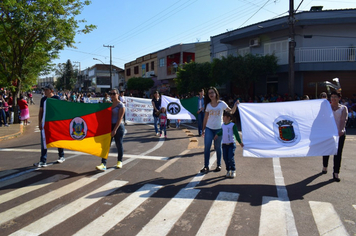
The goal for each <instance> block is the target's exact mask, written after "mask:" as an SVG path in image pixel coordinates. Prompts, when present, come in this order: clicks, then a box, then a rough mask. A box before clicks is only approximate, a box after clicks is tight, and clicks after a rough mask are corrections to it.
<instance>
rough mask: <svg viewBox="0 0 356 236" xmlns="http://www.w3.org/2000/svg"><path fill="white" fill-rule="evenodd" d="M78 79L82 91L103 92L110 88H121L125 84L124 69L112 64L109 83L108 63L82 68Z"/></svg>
mask: <svg viewBox="0 0 356 236" xmlns="http://www.w3.org/2000/svg"><path fill="white" fill-rule="evenodd" d="M78 80H80V81H81V82H80V83H79V84H80V87H81V90H82V91H93V92H96V93H105V92H107V91H109V90H110V85H111V83H112V88H117V89H119V90H122V89H123V87H124V85H125V76H124V70H123V69H121V68H119V67H117V66H114V65H112V82H111V83H110V65H108V64H95V65H94V66H92V67H90V68H87V69H85V70H82V71H81V73H80V75H79V78H78Z"/></svg>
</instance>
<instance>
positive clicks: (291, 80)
mask: <svg viewBox="0 0 356 236" xmlns="http://www.w3.org/2000/svg"><path fill="white" fill-rule="evenodd" d="M288 24H289V39H288V41H289V53H288V56H289V57H288V64H289V69H288V90H289V95H290V96H292V98H293V96H294V55H295V40H294V34H295V33H294V0H289V17H288Z"/></svg>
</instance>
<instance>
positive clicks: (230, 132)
mask: <svg viewBox="0 0 356 236" xmlns="http://www.w3.org/2000/svg"><path fill="white" fill-rule="evenodd" d="M206 92H207V93H208V94H207V96H205V90H204V89H201V90H200V91H199V94H198V95H194V94H192V93H189V94H187V95H184V96H177V95H172V94H169V96H172V97H176V98H181V99H182V98H190V97H192V96H197V97H198V104H197V111H196V113H197V117H198V119H197V123H198V136H203V137H204V166H203V168H202V169H201V170H200V172H201V173H203V174H206V173H208V172H209V160H210V148H211V145H212V143H214V149H215V151H216V157H217V166H216V168H215V170H214V171H216V172H218V171H221V166H222V165H221V156H222V155H223V157H224V158H223V159H224V161H225V164H226V171H227V173H226V177H228V178H229V177H230V178H234V177H235V176H236V173H235V169H236V168H235V161H234V152H235V149H236V141H237V142H238V143H239V144H240V145H241V147H243V143H242V141H241V139H240V137H239V134H238V132H237V126H236V125H235V124H234V123H233V122H232V120H233V114H234V113H235V112H236V110H237V107H238V104H239V103H242V102H249V103H266V102H283V101H296V100H308V99H310V98H309V96H308V95H304V96H302V97H299V96H298V95H297V94H295V95H294V96H293V97H292V96H289V95H287V94H285V95H284V96H281V95H277V94H269V95H259V96H255V97H254V99H252V98H251V97H249V98H248V99H242V98H241V97H240V96H239V95H235V96H225V97H220V95H219V92H218V90H217V89H216V88H215V87H210V88H209V89H208V90H207V91H206ZM97 96H99V97H101V100H100V101H99V102H103V103H112V117H111V123H112V132H111V137H112V139H114V140H115V144H116V147H117V150H118V157H117V165H116V167H117V168H122V157H123V136H124V131H125V126H124V125H125V124H126V121H125V105H126V98H125V95H124V92H123V91H121V93H120V92H119V91H118V89H112V90H110V92H109V93H104V94H95V93H76V92H70V91H68V92H62V91H59V92H58V93H55V92H54V88H53V86H52V85H48V86H46V87H45V88H44V92H43V93H42V99H41V102H40V111H39V127H41V122H42V114H43V104H44V101H45V100H46V99H47V97H51V98H55V99H61V100H66V101H69V102H80V103H87V102H90V101H89V100H90V99H91V98H93V97H97ZM130 96H132V95H130ZM319 98H321V99H328V100H329V101H330V105H331V108H332V111H333V113H334V118H335V122H336V124H337V128H338V132H339V146H338V152H337V154H336V155H335V156H334V168H333V179H334V180H335V181H337V182H339V181H340V178H339V172H340V165H341V159H342V150H343V145H344V141H345V136H346V129H345V128H346V127H354V126H355V118H356V112H355V110H356V94H353V97H352V98H342V97H341V94H340V93H337V92H332V93H331V94H330V96H329V97H328V96H327V94H326V93H325V92H323V93H321V94H320V96H319ZM151 102H152V107H153V112H152V116H153V118H154V131H155V134H156V135H157V136H161V135H162V134H163V135H164V137H165V138H166V137H167V130H166V128H167V127H169V119H168V117H167V111H166V108H165V107H161V98H160V94H159V92H158V91H155V92H154V93H153V98H152V100H151ZM17 104H18V106H19V112H20V113H19V117H20V120H21V121H23V124H24V125H27V124H29V121H28V119H29V118H30V116H29V109H28V107H29V104H34V101H33V97H32V93H31V92H29V93H22V94H21V95H20V98H19V99H18V101H17ZM12 106H13V97H12V95H11V93H1V94H0V126H2V125H3V124H4V125H5V126H9V123H11V122H13V121H12V120H11V119H10V117H11V115H10V112H11V111H13V107H12ZM230 107H231V108H230ZM236 113H238V112H236ZM1 121H2V122H1ZM176 126H177V127H178V126H179V121H178V122H176ZM40 129H41V128H40ZM41 140H42V138H41ZM58 155H59V159H58V162H59V163H62V162H63V161H64V160H65V159H64V151H63V149H60V148H59V149H58ZM46 160H47V150H46V149H45V148H44V147H43V142H41V158H40V162H38V163H36V166H38V167H45V166H46V165H47V164H46ZM328 162H329V156H323V162H322V163H323V169H322V173H323V174H326V173H327V167H328ZM96 169H98V170H101V171H105V170H106V159H102V162H101V164H100V165H99V166H97V167H96Z"/></svg>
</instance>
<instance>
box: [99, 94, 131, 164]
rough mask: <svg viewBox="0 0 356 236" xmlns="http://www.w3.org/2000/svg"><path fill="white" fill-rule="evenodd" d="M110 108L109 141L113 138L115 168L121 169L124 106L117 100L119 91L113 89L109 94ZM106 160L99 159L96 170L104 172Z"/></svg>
mask: <svg viewBox="0 0 356 236" xmlns="http://www.w3.org/2000/svg"><path fill="white" fill-rule="evenodd" d="M109 95H110V98H111V101H112V106H111V140H110V143H111V141H112V138H114V140H115V144H116V148H117V165H116V168H118V169H120V168H122V157H123V155H124V147H123V145H122V143H123V138H124V132H125V126H124V123H123V122H122V121H123V117H124V114H125V105H124V104H123V103H122V102H121V101H120V99H119V91H118V90H117V89H116V88H114V89H112V90H111V91H110V93H109ZM106 161H107V160H106V159H104V158H102V159H101V165H99V166H97V167H96V169H97V170H101V171H105V170H106Z"/></svg>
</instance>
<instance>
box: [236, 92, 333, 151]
mask: <svg viewBox="0 0 356 236" xmlns="http://www.w3.org/2000/svg"><path fill="white" fill-rule="evenodd" d="M238 108H239V111H240V117H241V127H242V137H243V143H244V145H245V146H244V148H243V156H250V157H305V156H323V155H334V154H336V152H337V146H338V141H339V138H338V130H337V127H336V123H335V120H334V115H333V112H332V110H331V106H330V104H329V102H328V101H327V100H325V99H316V100H304V101H294V102H273V103H241V104H239V106H238Z"/></svg>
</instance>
